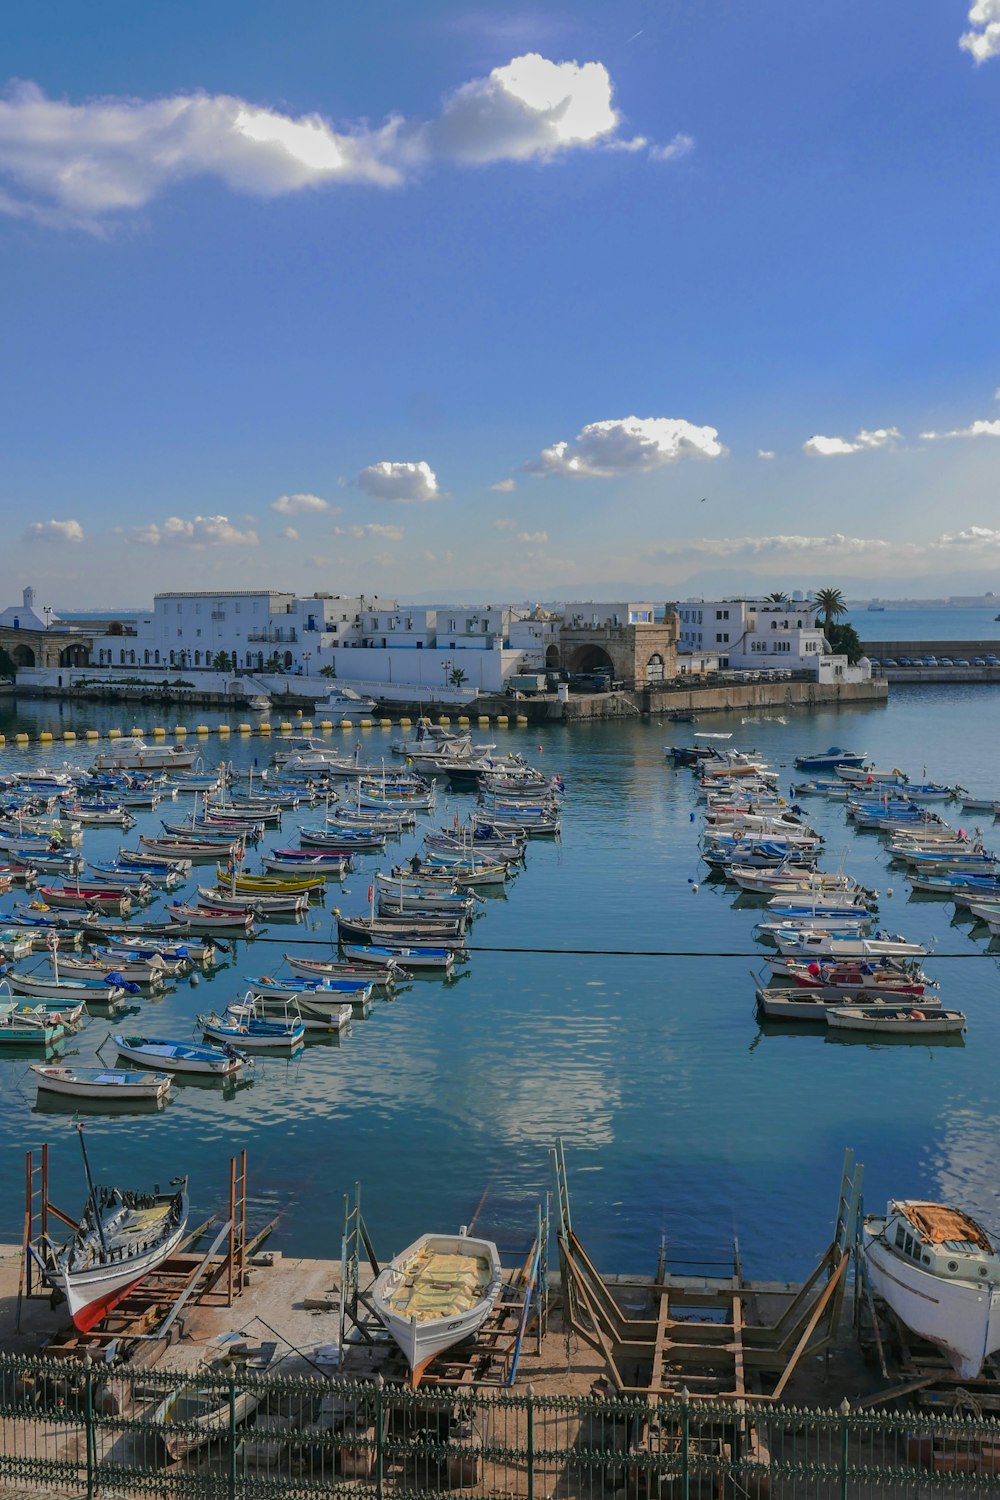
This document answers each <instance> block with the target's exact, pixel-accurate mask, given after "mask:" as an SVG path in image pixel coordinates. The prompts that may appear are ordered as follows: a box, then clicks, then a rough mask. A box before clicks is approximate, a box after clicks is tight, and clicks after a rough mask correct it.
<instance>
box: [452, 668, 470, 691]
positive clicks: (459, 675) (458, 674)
mask: <svg viewBox="0 0 1000 1500" xmlns="http://www.w3.org/2000/svg"><path fill="white" fill-rule="evenodd" d="M467 676H468V673H467V672H465V671H463V669H462V668H461V667H452V669H451V671H450V672H449V673H448V681H449V682H450V683H451V685H452V687H453V688H460V687H461V686H462V683H463V682H464V681H465V679H466V677H467Z"/></svg>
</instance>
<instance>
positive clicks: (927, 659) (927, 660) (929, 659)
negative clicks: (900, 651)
mask: <svg viewBox="0 0 1000 1500" xmlns="http://www.w3.org/2000/svg"><path fill="white" fill-rule="evenodd" d="M937 664H938V659H937V657H936V656H922V657H921V658H920V665H921V666H922V667H936V666H937Z"/></svg>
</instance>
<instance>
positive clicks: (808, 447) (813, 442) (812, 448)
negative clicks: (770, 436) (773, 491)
mask: <svg viewBox="0 0 1000 1500" xmlns="http://www.w3.org/2000/svg"><path fill="white" fill-rule="evenodd" d="M900 437H902V433H901V432H900V430H899V428H898V427H876V428H874V430H871V431H869V429H868V428H866V427H862V429H861V431H860V432H859V433H858V435H857V436H856V437H854V438H842V437H823V435H822V433H816V435H815V436H814V437H811V438H807V439H806V441H805V442H804V443H803V444H802V452H803V453H809V454H811V455H812V456H813V457H814V458H832V457H835V456H837V455H838V454H842V453H863V452H865V451H866V450H867V449H869V448H884V447H886V446H887V444H889V443H892V442H895V441H896V439H897V438H900Z"/></svg>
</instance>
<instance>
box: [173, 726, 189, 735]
mask: <svg viewBox="0 0 1000 1500" xmlns="http://www.w3.org/2000/svg"><path fill="white" fill-rule="evenodd" d="M174 734H175V735H177V736H178V737H180V736H183V735H185V734H187V725H186V724H175V725H174Z"/></svg>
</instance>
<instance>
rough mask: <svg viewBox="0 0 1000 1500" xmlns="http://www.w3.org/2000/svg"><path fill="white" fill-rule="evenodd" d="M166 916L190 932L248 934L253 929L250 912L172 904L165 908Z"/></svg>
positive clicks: (179, 903) (178, 903)
mask: <svg viewBox="0 0 1000 1500" xmlns="http://www.w3.org/2000/svg"><path fill="white" fill-rule="evenodd" d="M167 916H168V917H169V918H170V920H171V922H176V923H177V924H178V925H179V926H184V927H190V928H191V930H192V932H216V931H219V930H221V931H224V932H230V931H231V932H237V931H242V932H245V933H248V932H249V931H250V929H251V928H252V927H253V912H252V911H226V910H225V909H224V908H222V907H218V906H185V905H184V904H183V903H182V902H180V901H177V902H173V903H172V904H171V905H170V906H168V907H167Z"/></svg>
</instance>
